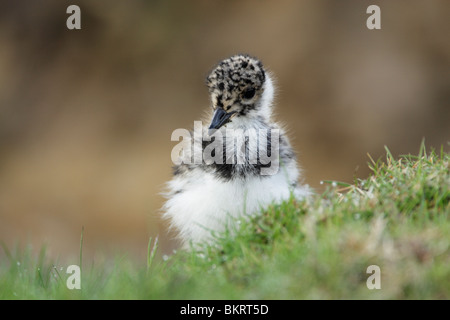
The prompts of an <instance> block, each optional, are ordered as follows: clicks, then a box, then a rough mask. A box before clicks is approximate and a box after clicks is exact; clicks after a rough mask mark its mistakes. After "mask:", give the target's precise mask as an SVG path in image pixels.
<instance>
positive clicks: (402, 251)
mask: <svg viewBox="0 0 450 320" xmlns="http://www.w3.org/2000/svg"><path fill="white" fill-rule="evenodd" d="M386 150H387V149H386ZM370 167H371V170H372V174H371V175H370V177H369V178H367V179H364V180H362V179H357V180H356V181H354V183H352V184H347V183H341V182H326V183H328V184H329V188H328V190H327V191H326V192H325V193H324V194H321V195H316V196H315V197H313V198H312V199H311V200H309V201H302V202H296V201H295V200H294V199H292V200H290V201H288V202H285V203H281V204H279V205H273V206H271V207H269V208H267V209H266V210H265V211H264V213H263V214H262V215H261V216H258V217H253V218H248V219H242V221H241V222H240V229H239V231H238V232H237V234H236V235H235V236H231V234H232V233H233V232H226V233H224V234H220V235H216V237H217V244H216V245H214V246H211V247H206V246H205V247H202V248H197V251H196V252H193V253H188V252H181V251H179V252H177V253H175V254H173V255H172V256H170V257H164V259H159V258H157V257H155V255H158V250H157V248H156V247H157V243H155V242H150V243H149V253H148V261H147V264H146V265H145V264H143V265H135V264H133V263H131V262H130V261H128V260H126V259H118V260H117V261H116V262H115V263H113V265H111V264H109V265H107V266H92V267H90V268H88V267H86V265H87V264H88V263H87V262H83V264H84V268H83V270H82V277H81V287H82V288H81V290H69V289H68V288H67V286H66V279H67V276H68V275H66V274H65V270H64V271H58V269H57V268H54V267H53V264H52V263H50V262H48V261H46V258H45V253H42V254H41V255H40V257H38V258H31V257H30V255H28V254H26V252H16V253H11V252H9V251H8V249H7V248H4V250H5V253H6V256H7V257H8V259H7V261H2V262H0V288H1V290H0V298H2V299H5V298H7V299H66V298H81V299H110V298H111V299H113V298H114V299H129V298H130V299H449V298H450V250H449V248H450V247H449V246H450V222H449V213H450V173H449V171H450V155H449V154H448V153H444V152H443V151H442V150H441V152H440V153H437V152H434V151H432V152H431V153H426V151H425V148H424V147H423V146H422V148H421V152H420V154H419V156H411V155H408V156H402V157H400V158H399V159H398V160H396V159H394V157H393V156H392V155H391V154H390V152H389V151H388V150H387V156H386V160H385V161H377V162H375V161H373V160H372V161H371V163H370ZM373 265H375V266H377V267H378V268H379V271H380V277H379V278H378V279H377V280H376V281H378V280H379V281H378V283H379V284H380V286H381V288H380V289H369V288H368V286H367V283H368V282H370V283H373V282H372V280H370V279H369V277H371V275H372V271H370V269H369V270H368V267H369V266H373ZM368 279H369V280H368Z"/></svg>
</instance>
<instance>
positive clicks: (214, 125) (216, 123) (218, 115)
mask: <svg viewBox="0 0 450 320" xmlns="http://www.w3.org/2000/svg"><path fill="white" fill-rule="evenodd" d="M234 113H236V111H234V112H226V111H225V110H223V109H222V108H217V109H216V111H214V115H213V119H212V121H211V124H210V126H209V131H208V134H209V135H211V134H212V133H214V130H215V129H219V128H220V127H222V126H223V125H224V124H225V123H228V122H230V118H231V116H232V115H233V114H234Z"/></svg>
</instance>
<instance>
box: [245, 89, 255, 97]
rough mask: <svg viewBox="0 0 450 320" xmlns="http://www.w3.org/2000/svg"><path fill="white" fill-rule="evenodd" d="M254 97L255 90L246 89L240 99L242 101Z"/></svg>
mask: <svg viewBox="0 0 450 320" xmlns="http://www.w3.org/2000/svg"><path fill="white" fill-rule="evenodd" d="M254 96H255V89H247V90H245V91H244V93H243V94H242V97H243V98H244V99H251V98H253V97H254Z"/></svg>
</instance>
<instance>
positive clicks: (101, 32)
mask: <svg viewBox="0 0 450 320" xmlns="http://www.w3.org/2000/svg"><path fill="white" fill-rule="evenodd" d="M70 4H77V5H79V6H80V8H81V18H82V21H81V25H82V30H77V31H70V30H68V29H67V28H66V19H67V17H68V16H69V15H68V14H66V8H67V7H68V6H69V5H70ZM371 4H377V5H379V6H380V7H381V18H382V29H381V30H374V31H370V30H368V29H367V28H366V19H367V17H368V14H366V8H367V7H368V6H369V5H371ZM449 16H450V2H449V1H447V0H441V1H438V0H427V1H423V0H417V1H413V0H410V1H376V0H372V1H362V0H354V1H349V0H346V1H344V0H339V1H338V0H335V1H333V0H328V1H326V0H304V1H206V0H205V1H144V0H142V1H137V0H135V1H118V0H117V1H116V0H115V1H111V0H108V1H107V0H96V1H87V0H85V1H61V0H53V1H51V0H45V1H12V0H9V1H2V2H1V3H0V154H1V157H0V241H2V242H3V243H5V244H6V246H7V247H9V248H10V249H12V248H14V247H15V246H17V245H20V246H22V247H23V246H27V245H28V246H31V247H32V248H33V250H39V248H41V246H42V245H44V244H46V245H47V247H48V251H49V253H50V254H51V255H52V256H55V257H59V258H60V259H62V260H65V259H71V258H72V257H77V255H78V246H79V238H80V234H81V228H82V226H84V228H85V231H84V248H83V254H84V255H85V256H86V257H91V258H92V257H94V258H95V259H100V258H101V257H106V258H108V257H112V256H115V255H116V254H126V255H127V256H129V257H133V258H137V259H143V258H144V257H145V254H146V246H147V241H148V238H149V237H150V236H156V235H159V236H160V243H161V247H162V252H166V253H168V252H171V250H172V248H173V247H174V246H176V243H175V242H173V241H171V240H170V237H168V236H167V225H166V224H165V223H162V222H161V221H160V219H159V213H158V210H159V208H160V206H161V204H162V201H163V199H162V197H161V196H160V195H159V194H158V193H159V192H161V190H162V188H163V185H164V182H165V181H167V180H168V179H169V178H170V176H171V165H172V164H171V160H170V152H171V149H172V147H173V146H174V145H175V144H176V143H175V142H171V141H170V135H171V133H172V131H173V130H174V129H176V128H191V127H192V125H193V121H194V120H198V119H199V118H200V117H201V116H202V115H203V112H204V110H205V109H206V108H208V106H209V98H208V93H207V90H206V88H205V85H204V79H205V77H206V75H207V74H208V72H209V71H210V70H211V68H212V67H213V66H214V65H215V64H216V63H217V62H218V61H219V60H221V59H223V58H226V57H228V56H230V55H232V54H235V53H249V54H251V55H255V56H257V57H258V58H260V59H261V60H262V61H263V63H264V65H265V66H266V67H267V68H268V69H269V70H271V71H272V72H273V73H274V75H275V77H276V83H277V87H278V94H277V99H276V105H277V106H276V111H277V119H278V120H280V121H282V122H284V123H285V124H286V125H287V126H288V128H290V136H291V139H292V142H293V145H294V146H295V149H296V150H297V151H298V154H299V160H300V163H301V165H302V167H303V168H304V176H305V181H306V183H308V184H310V185H311V186H313V187H314V188H316V190H317V191H318V192H320V191H322V186H321V185H320V183H319V182H320V180H342V181H347V182H351V181H352V180H353V178H354V177H355V176H357V177H362V178H364V177H366V176H367V175H368V173H369V172H368V169H367V165H366V163H367V161H368V157H367V153H370V154H371V155H372V157H374V158H378V157H380V156H383V155H384V149H383V148H384V145H387V146H388V147H389V148H390V150H391V151H392V153H393V154H394V155H399V154H404V153H414V154H417V153H418V150H419V145H420V143H421V140H422V138H425V139H426V144H427V146H428V147H435V148H438V149H439V148H440V147H441V145H443V146H444V148H445V149H446V150H449V145H448V141H449V140H450V125H449V123H450V102H449V101H450V90H449V85H450V72H449V71H450V68H449V67H450V41H449V34H450V33H449V31H450V23H449ZM0 252H1V251H0ZM1 256H2V254H1V253H0V259H1Z"/></svg>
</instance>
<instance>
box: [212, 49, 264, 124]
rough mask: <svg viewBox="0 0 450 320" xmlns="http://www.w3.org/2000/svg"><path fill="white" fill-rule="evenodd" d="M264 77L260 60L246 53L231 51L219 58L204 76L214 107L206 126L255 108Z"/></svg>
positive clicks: (257, 106)
mask: <svg viewBox="0 0 450 320" xmlns="http://www.w3.org/2000/svg"><path fill="white" fill-rule="evenodd" d="M267 78H268V76H267V74H266V72H265V70H264V67H263V65H262V63H261V62H260V61H259V60H258V59H256V58H253V57H250V56H248V55H235V56H232V57H230V58H228V59H225V60H223V61H222V62H220V63H219V65H218V66H217V67H216V68H214V70H212V72H211V73H210V75H209V76H208V77H207V78H206V84H207V86H208V89H209V92H210V95H211V101H212V107H213V109H214V110H215V113H214V117H213V121H212V123H211V126H210V129H218V128H220V127H221V126H223V125H224V124H226V123H228V122H230V121H231V120H232V118H235V117H236V118H238V117H245V116H248V115H249V114H251V113H252V112H258V108H259V107H260V106H261V103H262V100H263V99H262V98H263V93H264V91H265V83H266V80H267Z"/></svg>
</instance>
